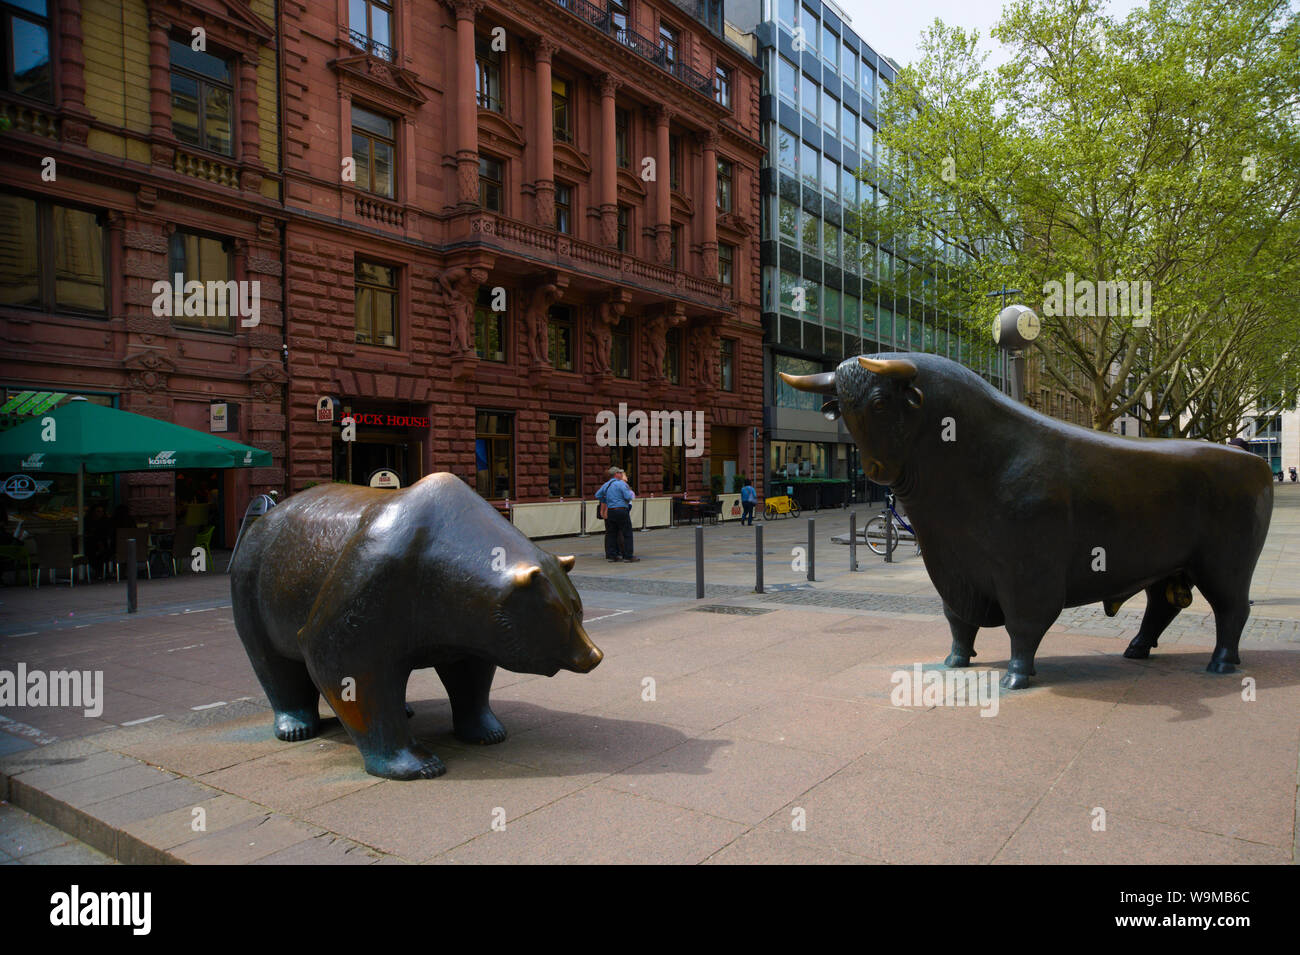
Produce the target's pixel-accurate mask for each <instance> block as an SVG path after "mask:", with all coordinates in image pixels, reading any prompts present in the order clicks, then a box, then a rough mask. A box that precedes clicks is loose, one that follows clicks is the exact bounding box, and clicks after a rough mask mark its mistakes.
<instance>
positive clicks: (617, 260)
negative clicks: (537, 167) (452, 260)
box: [449, 212, 734, 310]
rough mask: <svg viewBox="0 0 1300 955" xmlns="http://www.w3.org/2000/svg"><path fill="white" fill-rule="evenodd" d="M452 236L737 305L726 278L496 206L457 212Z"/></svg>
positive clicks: (677, 294) (714, 304) (675, 294)
mask: <svg viewBox="0 0 1300 955" xmlns="http://www.w3.org/2000/svg"><path fill="white" fill-rule="evenodd" d="M449 238H450V239H451V240H452V241H455V240H456V239H459V238H465V239H469V240H471V241H479V242H483V243H484V244H486V245H490V246H493V247H495V248H498V249H500V250H501V251H503V252H511V251H516V252H519V253H521V254H525V255H527V256H528V257H529V258H530V259H532V260H534V261H537V260H538V259H542V260H545V261H547V262H548V263H549V264H551V265H553V266H555V267H556V268H564V269H569V270H573V271H579V272H584V273H586V274H588V275H591V276H592V277H595V278H601V279H605V280H607V281H609V282H612V283H618V282H629V283H634V284H636V285H639V286H641V287H643V288H646V289H650V290H653V291H657V292H660V293H662V294H663V295H665V296H667V297H672V298H689V299H694V300H696V301H699V302H700V304H702V305H706V306H708V307H709V308H721V309H727V310H731V309H732V308H734V305H733V303H732V301H731V289H730V288H728V287H727V286H725V285H723V284H722V283H721V282H717V281H713V280H711V279H706V278H701V277H700V276H697V275H691V274H689V273H687V272H681V271H678V270H677V269H673V268H670V267H669V266H666V265H657V264H655V263H654V262H647V261H646V260H645V259H641V258H638V257H636V256H634V255H628V254H627V253H625V252H619V251H618V250H617V249H611V248H608V247H606V246H602V245H595V244H594V243H591V242H584V241H582V240H581V239H575V238H574V237H573V236H570V235H565V234H564V233H562V232H556V231H555V230H554V229H543V228H541V227H539V226H535V225H530V224H529V223H527V222H520V221H519V220H518V219H510V218H507V217H506V216H500V215H496V214H494V213H491V212H472V213H468V214H466V215H463V216H458V217H455V218H454V219H453V220H452V234H451V235H450V236H449Z"/></svg>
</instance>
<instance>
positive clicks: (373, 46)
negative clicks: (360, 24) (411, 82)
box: [348, 29, 396, 63]
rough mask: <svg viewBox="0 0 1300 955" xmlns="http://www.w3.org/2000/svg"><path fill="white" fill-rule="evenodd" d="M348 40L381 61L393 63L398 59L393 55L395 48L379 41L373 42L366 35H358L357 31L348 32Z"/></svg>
mask: <svg viewBox="0 0 1300 955" xmlns="http://www.w3.org/2000/svg"><path fill="white" fill-rule="evenodd" d="M348 39H349V40H351V41H352V45H353V46H357V47H360V48H361V49H363V50H365V51H366V52H367V53H369V54H370V55H371V56H377V57H379V58H380V59H381V60H387V61H388V62H389V63H392V62H393V60H394V59H396V57H395V56H394V55H393V48H392V47H391V46H388V45H387V44H385V43H380V42H379V41H378V40H372V39H371V38H370V37H368V36H366V35H365V34H364V33H358V32H357V31H356V30H351V29H350V30H348Z"/></svg>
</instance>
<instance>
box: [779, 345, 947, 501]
mask: <svg viewBox="0 0 1300 955" xmlns="http://www.w3.org/2000/svg"><path fill="white" fill-rule="evenodd" d="M916 375H917V368H916V365H915V364H913V363H912V362H910V361H908V360H907V359H906V358H868V357H866V356H865V355H864V356H861V357H858V358H850V359H848V360H846V361H845V362H843V363H842V364H841V365H840V366H839V367H838V368H837V369H835V370H834V371H827V372H823V373H822V374H820V375H787V374H785V372H782V373H781V379H782V380H783V381H784V382H785V383H786V384H788V385H791V386H792V387H795V388H798V389H799V390H800V391H810V392H813V393H814V394H820V395H826V396H828V397H829V398H830V400H829V401H827V402H826V403H825V404H824V405H822V411H823V412H825V413H826V414H827V416H828V417H841V416H842V417H843V418H844V424H845V426H846V427H847V428H848V429H849V434H851V435H853V440H854V441H855V442H857V445H858V450H859V451H861V452H862V469H863V470H864V471H865V472H866V474H867V477H869V478H871V480H873V481H875V482H876V483H877V484H885V485H891V484H895V483H897V481H898V479H899V476H900V475H901V474H902V470H903V465H904V464H905V463H906V462H907V458H908V455H909V453H910V451H911V447H912V443H913V441H914V440H915V438H916V433H917V431H918V429H919V427H920V424H921V405H922V404H923V402H924V401H925V396H924V395H922V394H921V389H920V388H918V387H917V386H916Z"/></svg>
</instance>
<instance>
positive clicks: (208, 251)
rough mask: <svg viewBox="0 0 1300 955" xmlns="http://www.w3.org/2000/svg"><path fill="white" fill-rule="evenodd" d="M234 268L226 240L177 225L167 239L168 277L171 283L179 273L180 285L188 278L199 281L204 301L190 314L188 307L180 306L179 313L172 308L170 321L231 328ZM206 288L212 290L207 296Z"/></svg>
mask: <svg viewBox="0 0 1300 955" xmlns="http://www.w3.org/2000/svg"><path fill="white" fill-rule="evenodd" d="M233 272H234V268H233V267H232V265H231V261H230V243H229V241H227V240H225V239H215V238H211V237H209V236H205V235H196V234H194V233H192V232H182V231H180V230H179V229H178V230H176V231H175V232H173V233H172V234H171V239H170V241H169V243H168V254H167V277H168V280H169V281H170V282H172V283H173V284H174V283H175V282H176V281H177V278H176V276H177V274H179V275H180V276H181V278H180V279H179V281H180V282H181V283H182V285H184V284H185V283H189V282H202V283H203V287H204V301H203V305H202V307H201V308H199V309H198V314H193V313H192V312H191V309H190V308H189V307H186V308H184V309H182V310H181V313H180V314H177V312H176V310H173V313H172V323H173V324H175V325H179V326H183V327H185V328H201V329H203V330H204V331H209V332H229V331H233V330H234V311H235V310H234V309H232V308H231V304H232V301H231V299H232V298H233V296H232V294H231V290H232V289H235V288H237V286H236V284H235V283H233V282H231V280H232V279H233V278H234V276H233V274H232V273H233ZM226 283H230V284H229V285H227V284H226ZM209 289H211V290H212V292H213V294H212V295H210V296H209V295H208V294H207V293H208V290H209ZM218 290H221V291H222V293H223V294H221V295H220V296H218V295H217V294H216V292H217V291H218ZM173 294H174V289H173ZM209 305H210V306H211V307H209Z"/></svg>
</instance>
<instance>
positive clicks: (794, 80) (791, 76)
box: [776, 56, 799, 106]
mask: <svg viewBox="0 0 1300 955" xmlns="http://www.w3.org/2000/svg"><path fill="white" fill-rule="evenodd" d="M776 75H777V86H776V89H777V92H778V93H779V94H780V95H781V98H782V99H783V100H785V101H786V102H787V103H789V104H790V105H791V106H798V105H799V70H798V68H797V67H796V66H795V65H794V64H793V63H791V62H790V61H789V60H787V59H786V58H785V57H783V56H782V57H778V58H777V71H776Z"/></svg>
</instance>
